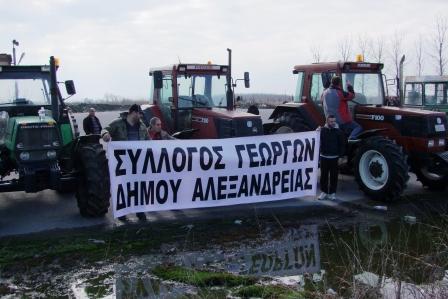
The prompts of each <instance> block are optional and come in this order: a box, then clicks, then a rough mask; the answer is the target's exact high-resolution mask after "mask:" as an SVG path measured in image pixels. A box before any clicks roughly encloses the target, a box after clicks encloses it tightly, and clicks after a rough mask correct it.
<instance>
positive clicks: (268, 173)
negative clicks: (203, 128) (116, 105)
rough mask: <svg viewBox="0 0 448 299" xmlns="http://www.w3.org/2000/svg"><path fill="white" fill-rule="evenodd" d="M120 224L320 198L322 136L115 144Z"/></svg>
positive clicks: (111, 156) (112, 168)
mask: <svg viewBox="0 0 448 299" xmlns="http://www.w3.org/2000/svg"><path fill="white" fill-rule="evenodd" d="M107 155H108V160H109V173H110V180H111V205H112V208H113V214H114V217H120V216H123V215H126V214H129V213H136V212H147V211H162V210H178V209H189V208H205V207H217V206H227V205H236V204H246V203H255V202H264V201H274V200H282V199H287V198H293V197H301V196H306V195H315V194H316V182H317V172H318V157H319V132H315V131H310V132H303V133H292V134H276V135H267V136H252V137H240V138H227V139H207V140H169V141H114V142H110V143H109V145H108V149H107Z"/></svg>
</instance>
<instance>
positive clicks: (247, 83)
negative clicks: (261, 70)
mask: <svg viewBox="0 0 448 299" xmlns="http://www.w3.org/2000/svg"><path fill="white" fill-rule="evenodd" d="M244 87H246V88H249V87H250V78H249V72H244Z"/></svg>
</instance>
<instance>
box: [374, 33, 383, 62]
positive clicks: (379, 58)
mask: <svg viewBox="0 0 448 299" xmlns="http://www.w3.org/2000/svg"><path fill="white" fill-rule="evenodd" d="M371 48H372V57H373V59H374V61H375V62H377V63H381V62H384V61H383V60H384V37H382V36H380V37H378V38H377V39H376V41H374V42H372V47H371Z"/></svg>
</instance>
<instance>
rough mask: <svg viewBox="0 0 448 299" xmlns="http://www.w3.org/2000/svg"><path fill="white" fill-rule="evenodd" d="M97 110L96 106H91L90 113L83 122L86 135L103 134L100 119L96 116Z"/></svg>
mask: <svg viewBox="0 0 448 299" xmlns="http://www.w3.org/2000/svg"><path fill="white" fill-rule="evenodd" d="M95 112H96V111H95V108H93V107H92V108H89V115H87V116H86V118H84V120H83V122H82V126H83V128H84V132H86V135H90V134H101V130H102V129H103V128H102V127H101V123H100V120H99V119H98V117H96V116H95Z"/></svg>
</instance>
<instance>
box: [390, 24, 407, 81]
mask: <svg viewBox="0 0 448 299" xmlns="http://www.w3.org/2000/svg"><path fill="white" fill-rule="evenodd" d="M390 46H391V48H390V51H391V52H390V56H391V59H392V62H393V66H394V68H395V70H394V71H395V77H396V78H398V77H399V74H400V59H401V56H402V55H403V54H404V53H403V34H401V33H399V32H397V31H395V33H394V35H393V36H392V39H391V41H390Z"/></svg>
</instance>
